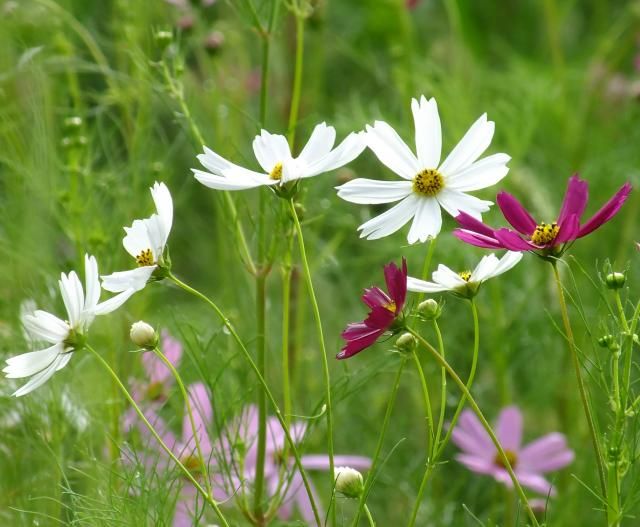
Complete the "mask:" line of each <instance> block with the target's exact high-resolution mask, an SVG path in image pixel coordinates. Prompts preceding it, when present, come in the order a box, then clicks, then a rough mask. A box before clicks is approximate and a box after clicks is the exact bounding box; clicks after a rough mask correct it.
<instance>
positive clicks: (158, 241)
mask: <svg viewBox="0 0 640 527" xmlns="http://www.w3.org/2000/svg"><path fill="white" fill-rule="evenodd" d="M143 221H144V226H145V227H146V229H147V234H148V237H149V242H150V243H151V245H150V246H149V249H151V252H152V253H153V261H154V262H155V263H157V262H158V260H159V259H160V256H162V253H163V252H164V246H165V243H166V241H167V236H166V235H165V232H164V225H163V221H162V218H160V216H159V215H158V214H152V215H151V217H150V218H147V219H146V220H143Z"/></svg>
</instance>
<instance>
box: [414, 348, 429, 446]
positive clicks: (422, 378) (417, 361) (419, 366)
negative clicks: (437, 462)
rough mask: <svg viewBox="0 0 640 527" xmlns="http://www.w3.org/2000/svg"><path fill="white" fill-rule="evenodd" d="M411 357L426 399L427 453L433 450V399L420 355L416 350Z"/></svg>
mask: <svg viewBox="0 0 640 527" xmlns="http://www.w3.org/2000/svg"><path fill="white" fill-rule="evenodd" d="M411 355H412V356H413V362H415V364H416V370H417V372H418V377H419V378H420V387H421V388H422V397H423V398H424V408H425V414H426V418H427V451H429V450H430V449H431V448H432V446H433V441H434V428H433V412H432V409H431V397H430V396H429V387H428V386H427V379H426V377H425V376H424V370H423V368H422V364H421V363H420V357H418V354H417V353H416V352H415V350H414V351H413V352H412V353H411Z"/></svg>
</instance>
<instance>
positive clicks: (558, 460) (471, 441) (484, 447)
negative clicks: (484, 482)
mask: <svg viewBox="0 0 640 527" xmlns="http://www.w3.org/2000/svg"><path fill="white" fill-rule="evenodd" d="M494 430H495V431H496V436H497V437H498V441H500V445H501V446H502V448H503V449H504V451H505V454H506V455H507V459H508V460H509V463H510V464H511V467H512V468H513V471H514V472H515V474H516V476H517V478H518V481H519V482H520V484H521V485H523V486H525V487H528V488H530V489H532V490H534V491H535V492H539V493H540V494H544V495H545V496H546V495H553V494H554V490H553V488H552V486H551V483H549V482H548V481H547V480H546V479H545V477H544V474H546V473H547V472H551V471H554V470H559V469H561V468H563V467H566V466H567V465H568V464H569V463H571V462H572V461H573V458H574V454H573V451H572V450H571V449H569V448H568V447H567V441H566V439H565V437H564V435H562V434H559V433H552V434H547V435H545V436H542V437H541V438H540V439H536V440H535V441H532V442H531V443H529V444H527V445H524V446H523V445H522V413H521V412H520V410H519V409H518V408H517V407H515V406H508V407H507V408H504V409H503V410H502V411H501V412H500V415H499V416H498V422H497V424H496V426H495V428H494ZM451 438H452V439H453V442H454V443H455V444H456V445H457V446H458V447H459V448H460V449H461V450H462V452H461V453H460V454H458V455H456V459H457V460H458V461H459V462H460V463H462V464H463V465H464V466H466V467H467V468H468V469H469V470H471V471H473V472H477V473H478V474H487V475H489V476H493V477H494V478H495V479H496V481H499V482H500V483H504V484H505V485H507V486H508V487H511V486H512V485H513V482H512V481H511V478H510V477H509V473H508V472H507V471H506V469H505V468H504V464H503V463H502V460H501V458H500V457H499V455H498V451H497V450H496V447H495V446H494V444H493V442H492V441H491V438H490V437H489V434H487V432H486V430H485V429H484V428H483V427H482V424H481V423H480V421H479V420H478V418H477V417H476V416H475V414H474V413H473V412H471V410H465V411H464V412H462V414H460V420H459V421H458V424H457V426H456V427H455V428H454V430H453V433H452V435H451Z"/></svg>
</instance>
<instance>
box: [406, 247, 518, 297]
mask: <svg viewBox="0 0 640 527" xmlns="http://www.w3.org/2000/svg"><path fill="white" fill-rule="evenodd" d="M522 255H523V253H521V252H515V251H508V252H507V253H506V254H505V255H504V256H503V257H502V258H500V259H498V258H496V256H495V255H494V254H489V255H487V256H483V257H482V259H481V260H480V262H479V263H478V265H476V268H475V269H474V270H473V271H462V272H460V273H456V272H455V271H452V270H451V269H449V268H448V267H447V266H446V265H442V264H440V265H439V266H438V269H437V270H436V271H434V272H433V274H432V275H431V279H432V280H433V282H426V281H425V280H420V279H418V278H413V277H412V276H409V277H408V278H407V289H408V290H409V291H413V292H415V293H440V292H443V291H450V292H453V293H456V294H459V295H461V296H465V297H469V296H474V295H475V294H476V293H477V292H478V289H479V288H480V285H481V284H482V283H483V282H485V281H487V280H489V279H490V278H494V277H496V276H499V275H501V274H502V273H506V272H507V271H508V270H509V269H512V268H513V267H515V266H516V265H517V263H518V262H519V261H520V260H522Z"/></svg>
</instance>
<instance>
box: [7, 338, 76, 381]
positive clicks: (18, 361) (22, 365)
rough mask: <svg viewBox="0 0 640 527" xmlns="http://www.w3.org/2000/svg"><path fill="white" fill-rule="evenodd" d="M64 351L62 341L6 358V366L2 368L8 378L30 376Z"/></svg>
mask: <svg viewBox="0 0 640 527" xmlns="http://www.w3.org/2000/svg"><path fill="white" fill-rule="evenodd" d="M63 351H64V346H63V344H62V343H58V344H54V345H53V346H51V347H49V348H47V349H43V350H39V351H31V352H29V353H23V354H22V355H17V356H15V357H10V358H8V359H7V361H6V362H7V366H6V367H5V368H4V369H3V370H2V371H3V372H4V373H5V374H6V376H7V377H8V378H9V379H16V378H20V377H30V376H31V375H34V374H36V373H38V372H39V371H42V370H44V369H45V368H46V367H47V366H49V365H50V364H51V363H52V362H53V361H54V360H55V358H56V357H57V356H58V355H59V354H60V353H62V352H63Z"/></svg>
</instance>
